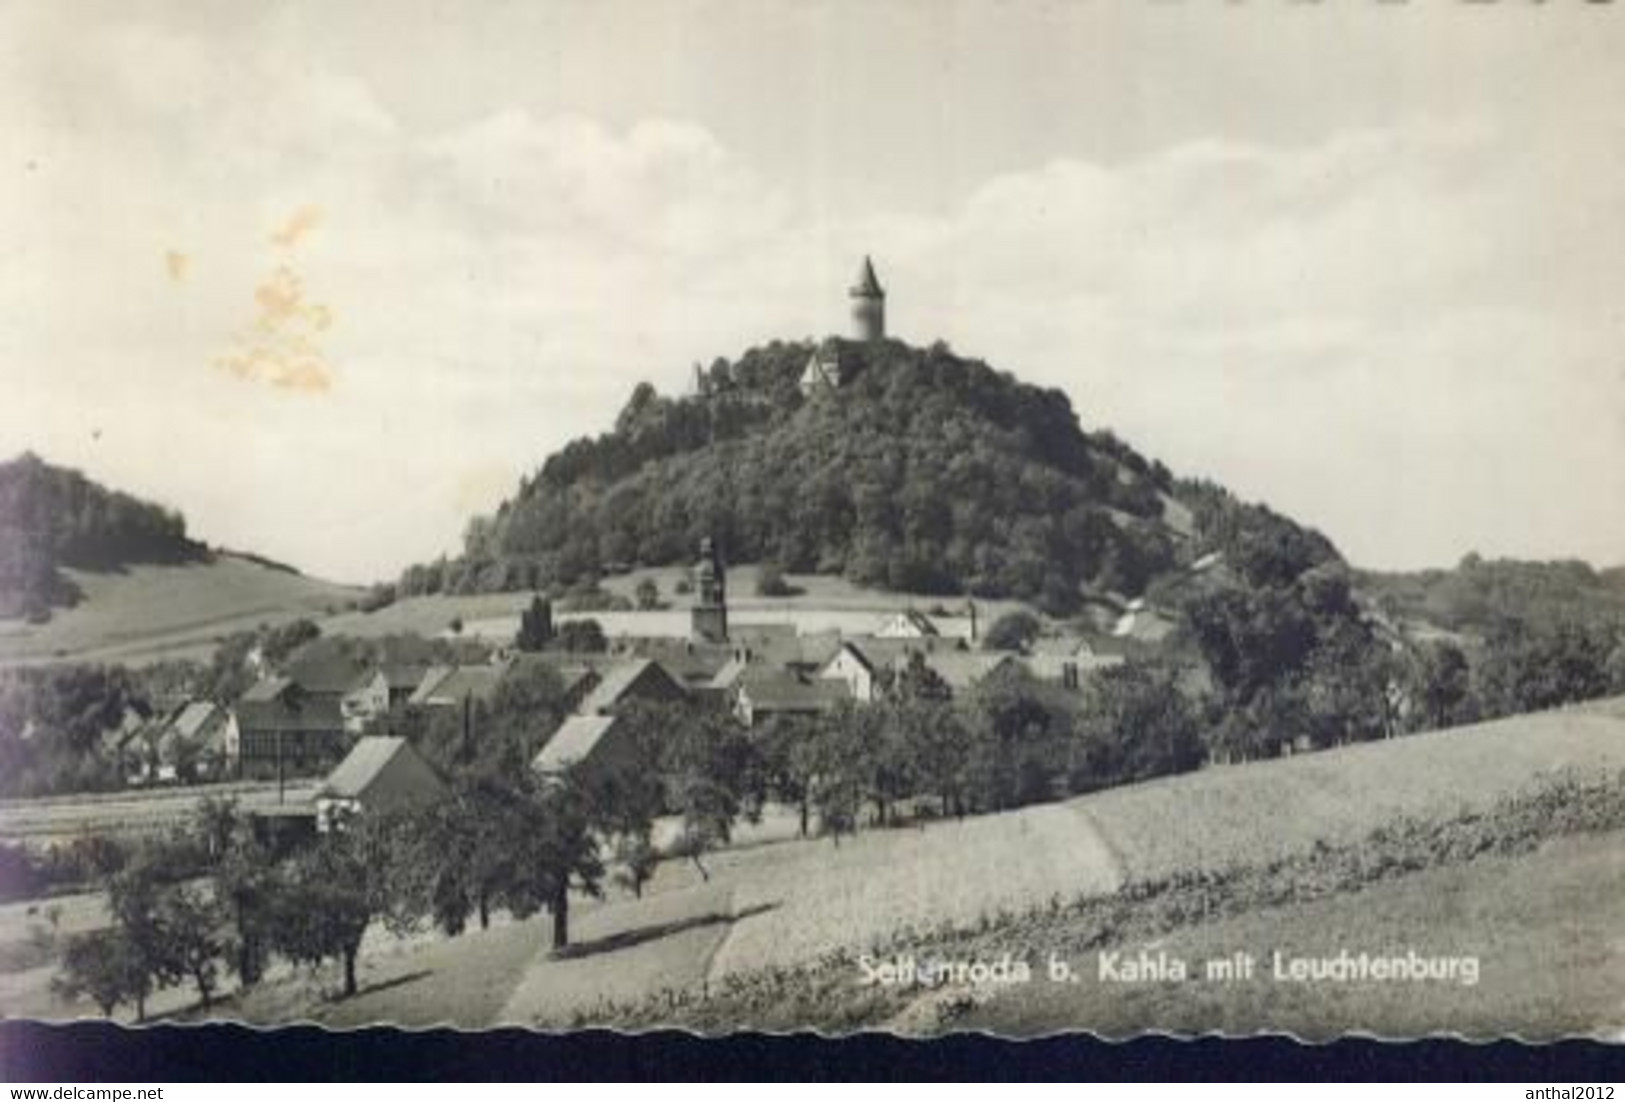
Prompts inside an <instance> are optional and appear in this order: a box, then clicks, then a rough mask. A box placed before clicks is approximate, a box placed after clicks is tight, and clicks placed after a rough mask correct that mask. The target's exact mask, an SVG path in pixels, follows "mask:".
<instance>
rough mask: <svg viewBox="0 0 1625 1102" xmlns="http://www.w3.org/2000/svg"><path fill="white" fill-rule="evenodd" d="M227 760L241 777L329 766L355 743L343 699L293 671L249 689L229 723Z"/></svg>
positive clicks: (302, 772) (295, 773) (288, 773)
mask: <svg viewBox="0 0 1625 1102" xmlns="http://www.w3.org/2000/svg"><path fill="white" fill-rule="evenodd" d="M225 741H226V760H227V762H228V766H229V768H230V771H231V772H233V773H235V774H236V775H237V776H239V777H273V776H274V777H285V776H308V775H310V774H313V773H316V772H319V771H321V770H323V769H327V768H329V767H330V766H331V765H332V764H333V763H334V762H336V761H338V760H339V759H340V758H342V757H343V756H344V752H345V750H346V749H347V748H348V746H349V744H350V736H349V733H348V732H347V731H346V729H345V720H344V714H343V712H342V710H341V707H340V699H339V697H337V696H334V695H333V694H330V693H328V694H313V693H309V692H307V691H305V690H304V689H303V688H301V687H300V686H299V685H297V684H295V683H294V682H293V681H292V680H291V679H290V678H287V677H270V678H265V679H263V680H261V681H259V682H257V683H256V684H254V685H253V686H252V687H251V688H250V689H249V690H248V692H246V693H244V694H243V697H242V699H241V700H239V701H238V702H237V705H236V707H235V708H233V709H232V711H231V717H230V719H229V720H228V722H227V727H226V740H225Z"/></svg>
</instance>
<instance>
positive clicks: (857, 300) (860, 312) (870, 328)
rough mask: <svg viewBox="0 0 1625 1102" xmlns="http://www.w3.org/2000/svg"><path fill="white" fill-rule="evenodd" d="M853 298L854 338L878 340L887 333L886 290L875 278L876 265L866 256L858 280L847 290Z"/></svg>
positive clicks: (859, 270)
mask: <svg viewBox="0 0 1625 1102" xmlns="http://www.w3.org/2000/svg"><path fill="white" fill-rule="evenodd" d="M847 295H848V297H850V298H851V299H852V336H853V339H854V340H860V341H878V340H880V339H882V338H884V337H885V335H886V292H885V290H884V289H883V288H882V287H881V286H880V280H878V279H876V278H875V266H874V265H873V264H871V263H870V262H869V258H868V257H867V256H866V257H864V258H863V267H861V268H859V269H858V281H857V282H856V283H854V284H853V285H852V289H851V290H849V291H848V292H847Z"/></svg>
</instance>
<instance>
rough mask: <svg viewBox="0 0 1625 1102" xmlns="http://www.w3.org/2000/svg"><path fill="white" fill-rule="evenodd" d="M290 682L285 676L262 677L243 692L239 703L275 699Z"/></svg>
mask: <svg viewBox="0 0 1625 1102" xmlns="http://www.w3.org/2000/svg"><path fill="white" fill-rule="evenodd" d="M292 684H293V682H292V681H290V680H288V679H287V678H286V677H262V678H260V679H259V680H258V681H256V682H254V684H252V685H250V686H249V687H248V691H247V692H245V693H243V695H242V700H241V703H244V704H263V703H265V702H267V701H271V700H275V699H276V698H277V697H279V696H281V695H282V694H283V692H284V691H285V690H286V689H287V688H288V686H289V685H292Z"/></svg>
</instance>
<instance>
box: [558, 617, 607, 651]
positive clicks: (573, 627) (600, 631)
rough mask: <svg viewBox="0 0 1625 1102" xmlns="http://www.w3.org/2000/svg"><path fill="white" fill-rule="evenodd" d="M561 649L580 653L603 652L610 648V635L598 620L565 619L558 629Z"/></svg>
mask: <svg viewBox="0 0 1625 1102" xmlns="http://www.w3.org/2000/svg"><path fill="white" fill-rule="evenodd" d="M558 640H559V647H560V649H561V650H566V651H574V652H576V653H579V654H602V653H603V652H605V651H607V650H609V637H608V636H607V635H605V634H604V625H602V624H600V623H599V622H598V621H597V620H565V621H564V622H563V623H561V624H560V625H559V629H558Z"/></svg>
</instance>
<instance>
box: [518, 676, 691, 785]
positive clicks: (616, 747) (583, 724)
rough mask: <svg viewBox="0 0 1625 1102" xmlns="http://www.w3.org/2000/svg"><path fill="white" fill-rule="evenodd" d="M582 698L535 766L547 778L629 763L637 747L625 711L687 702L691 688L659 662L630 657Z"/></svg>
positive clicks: (601, 678) (532, 765)
mask: <svg viewBox="0 0 1625 1102" xmlns="http://www.w3.org/2000/svg"><path fill="white" fill-rule="evenodd" d="M596 677H597V679H596V681H595V682H594V683H593V685H592V688H591V690H590V691H589V692H587V694H586V695H585V696H584V697H583V698H582V699H581V702H580V703H579V704H578V705H577V707H576V709H575V712H574V714H572V715H569V716H566V717H565V719H564V722H563V723H561V724H559V727H558V729H557V730H555V731H554V732H553V734H552V735H551V736H549V737H548V739H547V742H546V743H545V744H543V746H542V748H541V750H539V751H538V752H537V754H536V756H535V757H534V758H533V759H532V760H531V768H532V769H533V770H535V771H536V772H537V773H540V774H542V775H543V776H544V777H558V776H561V775H563V774H564V773H565V772H566V771H567V770H570V769H575V770H577V771H580V770H582V769H586V770H589V771H591V772H594V773H600V772H602V771H605V770H613V769H616V768H619V767H620V766H622V765H625V764H627V763H628V761H629V760H630V759H631V757H632V755H633V752H634V750H635V747H634V746H633V745H632V736H631V733H630V726H629V725H628V724H626V723H624V722H622V719H623V713H624V710H625V709H626V708H627V707H628V706H630V705H632V704H634V703H649V704H670V703H675V702H676V701H680V700H686V699H688V696H689V691H688V689H687V688H686V687H685V686H684V685H683V683H682V682H680V681H679V680H678V679H677V678H676V677H673V676H672V674H671V673H670V672H669V671H668V670H667V669H666V668H665V666H664V665H662V664H661V663H659V662H656V661H653V660H652V659H648V658H632V659H626V660H623V661H620V662H617V663H616V664H614V665H612V666H610V667H609V668H608V669H607V670H604V671H603V672H602V673H601V674H597V675H596Z"/></svg>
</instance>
